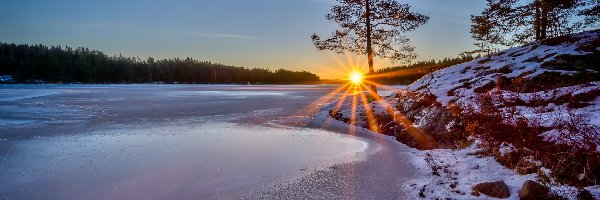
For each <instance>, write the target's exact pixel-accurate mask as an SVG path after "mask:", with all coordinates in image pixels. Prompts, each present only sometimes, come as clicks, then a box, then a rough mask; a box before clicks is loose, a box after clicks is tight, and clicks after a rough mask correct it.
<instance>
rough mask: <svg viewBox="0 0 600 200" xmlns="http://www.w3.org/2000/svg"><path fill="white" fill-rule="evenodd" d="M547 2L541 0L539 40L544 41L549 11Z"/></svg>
mask: <svg viewBox="0 0 600 200" xmlns="http://www.w3.org/2000/svg"><path fill="white" fill-rule="evenodd" d="M548 4H549V3H548V2H547V0H542V16H541V22H540V26H541V27H540V32H541V33H540V39H539V40H545V39H546V38H547V35H546V33H547V32H548V9H550V5H548Z"/></svg>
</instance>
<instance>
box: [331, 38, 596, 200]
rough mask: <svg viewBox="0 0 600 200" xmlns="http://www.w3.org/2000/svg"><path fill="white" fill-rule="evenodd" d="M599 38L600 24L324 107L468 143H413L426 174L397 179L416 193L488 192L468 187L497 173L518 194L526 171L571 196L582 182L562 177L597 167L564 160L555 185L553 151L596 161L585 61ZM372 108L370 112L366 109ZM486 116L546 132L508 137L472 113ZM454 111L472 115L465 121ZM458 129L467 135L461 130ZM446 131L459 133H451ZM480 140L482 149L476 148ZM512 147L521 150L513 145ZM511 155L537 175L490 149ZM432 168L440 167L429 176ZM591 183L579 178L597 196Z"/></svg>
mask: <svg viewBox="0 0 600 200" xmlns="http://www.w3.org/2000/svg"><path fill="white" fill-rule="evenodd" d="M598 44H600V30H595V31H590V32H584V33H579V34H574V35H572V36H566V37H562V38H553V39H549V40H546V41H542V42H536V43H531V44H529V45H525V46H523V47H515V48H511V49H508V50H505V51H501V52H498V53H496V54H494V55H492V56H488V57H481V58H478V59H476V60H473V61H471V62H467V63H463V64H459V65H455V66H452V67H448V68H445V69H442V70H438V71H435V72H433V73H431V74H428V75H425V76H424V77H422V78H421V79H419V80H418V81H416V82H415V83H413V84H411V85H409V86H407V87H405V88H400V89H399V90H398V91H397V93H391V95H390V94H389V93H386V94H385V95H382V96H388V95H390V96H388V97H384V99H383V100H377V101H372V102H369V103H368V104H365V103H362V102H361V100H360V99H361V97H357V98H354V99H359V100H358V101H359V102H358V103H353V102H352V99H353V97H348V98H346V99H345V102H342V103H340V104H338V105H340V108H339V109H337V108H336V109H334V108H333V107H332V108H329V109H330V111H333V112H331V113H329V114H330V116H332V117H335V118H336V119H338V120H341V121H345V122H346V123H351V122H352V121H353V120H352V119H353V118H356V125H357V126H359V127H373V126H375V128H376V129H377V131H378V132H382V133H384V134H387V135H393V136H396V139H398V140H400V141H403V142H406V144H408V145H409V146H415V147H417V148H419V149H431V148H457V147H463V148H464V147H465V146H468V147H467V148H465V149H461V150H451V149H437V150H424V151H419V150H416V149H413V150H412V152H413V153H412V155H413V159H414V162H413V163H416V165H417V166H418V168H419V169H421V170H422V173H424V174H429V176H426V177H418V178H416V179H414V180H412V181H409V182H408V183H407V184H404V185H403V187H404V188H405V190H406V191H408V192H409V193H411V194H412V197H414V198H418V197H425V198H433V199H435V198H441V199H444V198H453V199H476V198H479V199H486V198H488V197H485V196H480V197H475V196H472V195H471V192H472V190H473V186H475V185H476V184H479V183H484V182H494V181H504V182H505V183H506V184H507V185H508V187H509V191H510V194H511V197H510V198H512V199H518V198H519V197H518V192H519V190H520V189H521V186H522V185H523V182H524V181H526V180H533V181H537V182H542V183H544V184H547V185H548V186H550V188H551V191H552V192H554V193H557V194H559V195H561V196H564V197H566V198H568V199H576V198H577V197H576V196H577V195H578V193H579V192H580V190H579V189H577V188H575V187H573V186H567V185H564V184H565V182H568V181H572V182H571V183H573V182H578V181H579V182H582V180H588V179H585V178H587V177H597V176H595V175H593V174H591V173H594V172H590V171H591V170H589V169H585V168H582V167H579V168H575V166H583V165H576V164H575V165H573V164H571V165H568V166H570V167H566V168H569V170H572V171H569V172H568V173H571V174H569V176H568V177H569V180H568V181H565V179H567V178H563V179H562V181H563V185H561V184H558V183H557V182H556V180H555V179H554V177H555V176H554V175H553V171H552V170H551V169H549V168H552V167H556V168H558V170H560V167H561V162H560V161H558V159H559V158H553V157H552V156H556V155H568V154H569V153H570V154H574V153H573V152H579V153H581V152H582V151H585V152H584V153H582V154H583V155H586V156H589V157H588V158H589V160H592V161H591V162H592V163H591V164H592V167H593V169H597V167H598V165H597V163H595V162H596V161H597V158H598V157H597V155H598V154H597V153H598V152H600V133H599V132H598V130H600V129H598V127H600V121H599V120H598V119H599V118H600V115H599V114H598V113H600V96H599V95H600V82H599V79H598V77H600V76H599V74H600V72H599V71H598V70H597V63H594V62H593V61H590V60H597V59H598V55H599V54H600V52H598V51H600V50H598V47H597V45H598ZM485 98H487V99H485ZM365 105H366V106H365ZM485 106H487V107H485ZM483 110H485V112H484V111H483ZM496 110H497V111H496ZM370 111H372V115H373V117H370V116H368V115H370V113H369V112H370ZM496 113H498V115H495V114H496ZM486 115H487V116H494V117H496V116H500V117H498V118H493V119H498V120H493V121H488V123H489V124H494V123H496V124H503V126H504V125H506V126H504V127H508V126H514V127H517V126H521V128H523V129H522V130H544V131H540V132H539V133H538V132H534V131H531V132H530V133H520V134H523V135H522V137H521V138H517V139H515V138H516V137H515V138H511V137H510V136H511V135H509V134H507V133H505V132H504V133H502V132H501V131H502V130H512V129H508V128H507V129H499V131H500V133H498V131H497V132H494V131H495V130H492V129H494V128H495V127H493V125H489V126H487V124H484V125H485V126H484V125H482V124H483V123H480V122H481V121H477V120H478V119H473V118H469V117H473V116H476V117H477V116H479V117H481V116H486ZM491 118H492V117H490V118H481V119H491ZM373 119H376V120H373ZM461 120H471V121H467V122H469V123H471V122H475V123H471V124H467V122H464V123H463V121H461ZM523 121H525V123H522V122H523ZM370 123H374V124H370ZM519 123H521V124H519ZM473 127H475V128H479V127H484V128H482V129H474V128H473ZM498 127H501V126H498ZM525 128H531V129H525ZM535 128H539V129H535ZM483 129H487V130H490V131H488V132H489V133H492V134H497V135H490V134H487V135H485V136H486V137H487V138H482V137H479V136H480V135H483V133H488V132H486V130H483ZM470 130H478V131H481V132H478V133H475V132H472V131H470ZM524 132H525V131H524ZM465 133H468V134H465ZM511 133H512V132H511ZM504 134H506V135H508V136H506V137H505V136H504ZM526 134H531V135H526ZM463 135H464V139H458V138H461V137H458V136H463ZM467 136H469V137H467ZM449 137H450V138H449ZM517 137H518V136H517ZM453 138H456V140H455V141H452V139H453ZM526 138H527V139H528V140H525V139H526ZM538 138H541V139H539V140H538ZM486 139H487V140H489V141H485V140H486ZM511 139H512V140H513V141H511ZM517 140H518V141H517ZM533 141H539V142H540V143H543V144H544V145H545V146H543V147H545V149H540V148H539V147H540V146H542V145H540V146H536V145H537V144H531V142H533ZM528 142H529V144H528ZM470 143H474V144H472V145H469V144H470ZM534 143H535V142H534ZM423 144H425V145H423ZM429 144H433V145H429ZM477 144H482V145H480V146H478V145H477ZM486 145H487V146H486ZM498 145H499V146H498ZM558 145H561V146H558ZM482 146H484V147H486V149H479V147H482ZM565 146H567V147H565ZM594 146H595V148H591V149H590V148H588V147H594ZM516 148H518V149H516ZM536 148H537V149H536ZM550 150H553V151H552V152H549V151H550ZM594 150H596V152H594ZM569 151H571V152H569ZM514 152H519V154H512V153H514ZM528 152H535V153H529V154H528ZM545 152H546V153H545ZM490 154H493V155H490ZM495 154H498V155H495ZM509 154H511V155H519V156H520V157H518V158H519V159H518V160H519V162H521V161H524V162H523V163H526V164H523V165H526V166H528V167H530V166H534V167H535V168H536V170H537V169H539V170H537V171H538V174H527V175H519V174H518V173H517V172H515V171H514V170H511V169H508V168H506V167H504V166H502V165H501V164H500V163H499V162H498V161H496V160H495V158H494V157H492V156H496V158H498V157H502V156H505V155H509ZM486 155H487V156H490V157H485V156H486ZM534 156H537V157H534ZM567 157H569V156H567ZM573 157H574V156H573ZM562 158H564V157H561V158H560V159H562ZM578 159H579V160H575V161H569V162H577V163H579V162H580V163H583V162H585V159H582V158H581V157H579V158H578ZM499 160H501V159H499ZM594 160H596V161H594ZM588 162H589V161H588ZM505 164H506V163H505ZM513 164H514V165H515V166H516V165H518V164H517V163H513ZM521 164H522V163H521ZM562 164H565V165H566V164H568V163H562ZM588 164H589V163H588ZM565 165H562V166H565ZM571 167H573V168H571ZM432 168H433V169H432ZM588 168H589V167H588ZM434 169H437V170H434ZM434 171H436V172H435V174H438V175H433V174H434ZM565 171H567V170H565ZM527 173H531V172H527ZM559 173H560V172H559ZM562 173H565V172H562ZM573 174H575V175H573ZM540 176H543V177H540ZM563 177H564V176H563ZM573 177H575V178H573ZM596 180H597V179H596ZM591 183H593V181H592V182H591ZM586 184H587V185H589V183H586ZM592 185H593V184H592ZM598 188H599V186H598V185H596V186H588V187H585V189H586V190H588V191H589V192H591V193H592V194H593V195H595V198H600V191H599V189H598Z"/></svg>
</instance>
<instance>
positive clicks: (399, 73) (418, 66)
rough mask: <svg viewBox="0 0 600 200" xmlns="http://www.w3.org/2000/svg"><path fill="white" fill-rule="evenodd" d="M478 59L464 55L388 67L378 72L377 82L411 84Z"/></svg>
mask: <svg viewBox="0 0 600 200" xmlns="http://www.w3.org/2000/svg"><path fill="white" fill-rule="evenodd" d="M475 58H476V57H473V56H472V55H462V56H460V57H456V58H444V59H439V60H435V59H431V60H427V61H419V62H417V63H414V64H410V65H404V66H396V67H388V68H383V69H380V70H377V71H376V72H375V74H377V75H376V76H377V82H378V83H383V84H390V85H397V84H403V85H407V84H411V83H413V82H415V81H416V80H419V79H420V78H421V77H423V76H425V75H426V74H428V73H430V72H433V71H436V70H440V69H443V68H446V67H450V66H453V65H457V64H461V63H464V62H469V61H471V60H473V59H475Z"/></svg>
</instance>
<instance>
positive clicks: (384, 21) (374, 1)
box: [311, 0, 429, 92]
mask: <svg viewBox="0 0 600 200" xmlns="http://www.w3.org/2000/svg"><path fill="white" fill-rule="evenodd" d="M326 18H327V19H328V20H330V21H333V22H336V23H337V24H338V25H339V26H340V28H341V29H340V30H336V31H335V32H334V33H333V35H332V36H331V38H329V39H325V40H321V38H320V37H319V36H317V35H316V34H313V35H312V36H311V38H312V40H313V43H314V44H315V46H316V47H317V49H319V50H334V51H336V52H337V53H340V54H341V53H345V51H348V52H353V53H357V54H362V55H366V56H367V58H368V64H369V74H373V73H375V70H374V69H373V58H374V57H376V56H377V57H381V58H389V59H391V60H392V61H399V60H410V59H414V58H415V57H416V56H415V55H414V50H415V48H414V47H412V46H410V43H409V39H408V38H407V37H406V36H404V35H402V33H405V32H408V31H412V30H415V29H416V28H418V27H419V26H421V25H423V24H425V23H427V21H428V20H429V17H428V16H425V15H422V14H419V13H415V12H412V11H411V10H410V6H409V5H407V4H401V3H399V2H398V1H396V0H337V5H334V6H333V7H332V8H331V13H329V14H327V15H326ZM371 89H372V90H373V91H375V92H376V91H377V90H376V87H375V86H373V85H372V86H371Z"/></svg>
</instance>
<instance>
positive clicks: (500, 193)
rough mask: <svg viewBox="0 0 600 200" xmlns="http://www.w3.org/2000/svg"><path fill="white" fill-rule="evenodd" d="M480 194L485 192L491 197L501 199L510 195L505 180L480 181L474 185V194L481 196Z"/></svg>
mask: <svg viewBox="0 0 600 200" xmlns="http://www.w3.org/2000/svg"><path fill="white" fill-rule="evenodd" d="M479 194H485V195H487V196H489V197H494V198H501V199H504V198H508V197H510V192H509V191H508V186H506V183H504V181H496V182H488V183H480V184H477V185H475V186H474V187H473V195H474V196H479Z"/></svg>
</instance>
